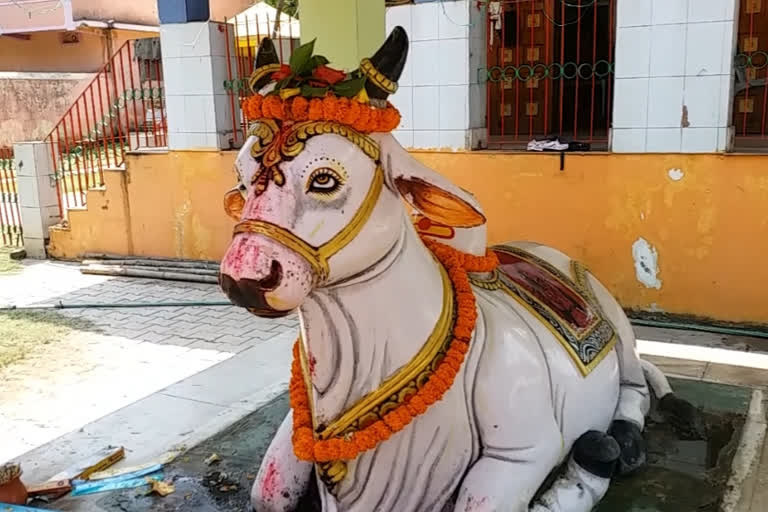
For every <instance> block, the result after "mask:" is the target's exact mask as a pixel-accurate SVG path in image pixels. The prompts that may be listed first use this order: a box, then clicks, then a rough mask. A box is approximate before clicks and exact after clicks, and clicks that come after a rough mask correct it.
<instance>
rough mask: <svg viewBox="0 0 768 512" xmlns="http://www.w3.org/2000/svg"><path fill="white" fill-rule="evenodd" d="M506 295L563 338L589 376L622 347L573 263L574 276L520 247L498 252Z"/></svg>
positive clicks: (500, 248)
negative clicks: (607, 355) (616, 344)
mask: <svg viewBox="0 0 768 512" xmlns="http://www.w3.org/2000/svg"><path fill="white" fill-rule="evenodd" d="M492 250H493V251H494V252H495V253H496V255H497V256H498V257H499V267H498V273H499V278H500V281H501V285H502V289H503V290H504V291H506V292H507V293H508V294H509V295H511V296H512V297H513V298H515V300H517V301H518V302H520V303H521V304H522V305H523V306H525V307H526V309H528V310H529V311H530V312H531V313H532V314H533V315H534V316H536V317H537V318H539V320H541V321H542V322H543V323H544V325H546V326H547V328H548V329H549V330H550V331H551V332H552V333H553V334H554V335H555V336H556V337H557V339H558V341H560V343H561V344H562V345H563V347H564V348H565V349H566V350H567V351H568V353H569V354H570V355H571V357H572V358H573V360H574V363H575V364H576V366H577V367H578V368H579V370H580V371H581V372H582V374H583V375H588V374H589V372H590V371H591V370H592V369H593V368H594V367H595V366H597V364H598V363H599V362H600V361H601V360H602V358H603V357H604V356H605V355H606V354H607V353H608V352H610V350H611V349H612V348H613V346H614V345H615V343H616V336H615V331H614V328H613V326H612V325H611V323H610V322H609V321H608V320H607V319H606V318H605V315H604V314H603V312H602V310H601V308H600V305H599V303H598V301H597V299H596V298H595V295H594V292H593V291H592V287H591V286H590V284H589V281H588V279H587V272H586V269H585V268H584V267H583V266H582V265H580V264H579V263H577V262H571V274H572V276H567V275H565V274H564V273H563V272H561V271H560V270H559V269H557V268H555V267H554V266H552V265H551V264H549V263H548V262H546V261H544V260H542V259H541V258H538V257H536V256H534V255H533V254H530V253H528V252H525V251H523V250H521V249H518V248H516V247H510V246H496V247H493V248H492Z"/></svg>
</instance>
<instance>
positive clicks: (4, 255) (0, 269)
mask: <svg viewBox="0 0 768 512" xmlns="http://www.w3.org/2000/svg"><path fill="white" fill-rule="evenodd" d="M12 250H13V249H11V248H10V247H0V274H15V273H17V272H21V269H22V268H24V267H22V266H21V265H20V264H19V263H18V262H16V261H14V260H12V259H11V251H12Z"/></svg>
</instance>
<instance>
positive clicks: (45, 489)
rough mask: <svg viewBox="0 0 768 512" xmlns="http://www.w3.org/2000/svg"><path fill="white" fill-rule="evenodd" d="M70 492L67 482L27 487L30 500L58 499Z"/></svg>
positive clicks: (52, 481) (68, 482) (53, 481)
mask: <svg viewBox="0 0 768 512" xmlns="http://www.w3.org/2000/svg"><path fill="white" fill-rule="evenodd" d="M71 490H72V484H71V483H70V481H69V480H51V481H48V482H45V483H42V484H37V485H28V486H27V494H29V496H30V497H31V498H34V497H37V496H48V497H59V496H63V495H64V494H66V493H68V492H69V491H71Z"/></svg>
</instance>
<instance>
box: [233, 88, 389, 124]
mask: <svg viewBox="0 0 768 512" xmlns="http://www.w3.org/2000/svg"><path fill="white" fill-rule="evenodd" d="M241 106H242V109H243V112H244V113H245V117H246V118H247V119H248V120H250V121H254V120H256V119H260V118H266V119H276V120H279V121H296V122H300V121H307V120H309V121H332V122H336V123H340V124H343V125H346V126H351V127H352V128H354V129H355V130H357V131H359V132H360V133H373V132H384V133H387V132H391V131H392V130H394V129H396V128H397V126H398V125H399V124H400V112H398V111H397V109H396V108H395V107H393V106H392V104H390V103H387V106H386V107H385V108H376V107H373V106H371V105H370V104H368V103H363V102H361V101H358V100H356V99H349V98H344V97H341V98H339V97H336V96H335V95H333V94H331V93H328V94H327V95H326V96H325V97H324V98H311V99H307V98H305V97H303V96H292V97H290V98H287V99H282V98H280V96H277V95H269V96H262V95H261V94H254V95H253V96H249V97H247V98H245V99H243V101H242V104H241Z"/></svg>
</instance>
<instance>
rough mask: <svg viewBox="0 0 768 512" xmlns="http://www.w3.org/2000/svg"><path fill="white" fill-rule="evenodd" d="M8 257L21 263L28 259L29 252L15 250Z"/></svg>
mask: <svg viewBox="0 0 768 512" xmlns="http://www.w3.org/2000/svg"><path fill="white" fill-rule="evenodd" d="M8 257H9V258H11V259H12V260H16V261H20V260H23V259H24V258H26V257H27V251H25V250H24V249H14V250H12V251H11V252H10V253H9V254H8Z"/></svg>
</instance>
